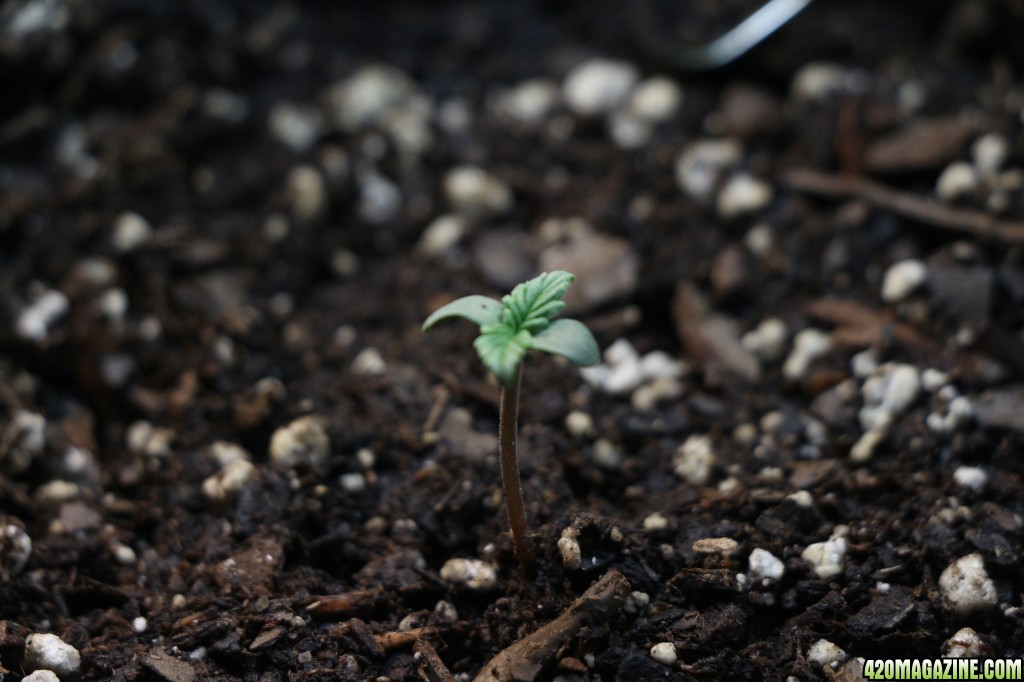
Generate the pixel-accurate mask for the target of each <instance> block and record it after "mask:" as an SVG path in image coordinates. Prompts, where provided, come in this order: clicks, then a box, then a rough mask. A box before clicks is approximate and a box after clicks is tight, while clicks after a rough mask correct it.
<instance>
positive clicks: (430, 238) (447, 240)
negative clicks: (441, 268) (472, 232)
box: [416, 214, 467, 258]
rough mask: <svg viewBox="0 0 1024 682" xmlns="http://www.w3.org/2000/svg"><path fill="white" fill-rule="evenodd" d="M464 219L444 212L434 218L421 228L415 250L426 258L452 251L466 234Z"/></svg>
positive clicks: (436, 256)
mask: <svg viewBox="0 0 1024 682" xmlns="http://www.w3.org/2000/svg"><path fill="white" fill-rule="evenodd" d="M466 230H467V225H466V219H465V218H463V217H462V216H460V215H455V214H446V215H442V216H439V217H438V218H436V219H434V220H433V221H432V222H431V223H430V224H429V225H427V227H426V228H425V229H424V230H423V234H422V236H420V241H419V243H418V244H417V245H416V251H417V252H418V253H420V254H421V255H423V256H426V257H427V258H438V257H440V256H444V255H446V254H448V253H450V252H451V251H452V249H454V248H455V247H456V246H457V245H458V243H459V242H460V241H462V238H463V237H464V236H465V235H466Z"/></svg>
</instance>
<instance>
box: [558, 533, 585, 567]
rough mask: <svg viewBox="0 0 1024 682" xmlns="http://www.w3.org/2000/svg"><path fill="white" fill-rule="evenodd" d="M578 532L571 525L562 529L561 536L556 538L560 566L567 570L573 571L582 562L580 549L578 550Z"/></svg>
mask: <svg viewBox="0 0 1024 682" xmlns="http://www.w3.org/2000/svg"><path fill="white" fill-rule="evenodd" d="M579 536H580V532H579V531H578V530H576V529H575V528H573V527H572V526H567V527H566V528H563V529H562V536H561V537H560V538H558V553H559V554H561V555H562V566H564V567H565V568H566V569H567V570H570V571H575V570H576V569H578V568H579V567H580V565H581V564H582V562H583V558H582V556H583V555H582V551H581V550H580V543H579V540H577V538H579Z"/></svg>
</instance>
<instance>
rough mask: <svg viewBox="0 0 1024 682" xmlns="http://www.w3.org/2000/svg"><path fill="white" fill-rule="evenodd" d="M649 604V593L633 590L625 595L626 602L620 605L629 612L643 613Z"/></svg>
mask: <svg viewBox="0 0 1024 682" xmlns="http://www.w3.org/2000/svg"><path fill="white" fill-rule="evenodd" d="M650 604H651V595H649V594H647V593H646V592H639V591H635V592H631V593H630V595H629V596H628V597H626V603H625V604H623V605H622V610H623V611H625V612H626V613H629V614H643V612H644V611H646V610H647V607H648V606H650Z"/></svg>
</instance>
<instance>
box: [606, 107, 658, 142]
mask: <svg viewBox="0 0 1024 682" xmlns="http://www.w3.org/2000/svg"><path fill="white" fill-rule="evenodd" d="M608 132H609V134H610V135H611V138H612V141H613V142H614V143H615V145H616V146H617V147H619V148H620V149H639V148H640V147H643V146H644V145H646V144H647V143H648V142H650V140H651V135H652V134H653V132H654V130H653V127H652V125H651V124H650V123H648V122H647V121H645V120H643V119H642V118H640V117H638V116H637V115H636V114H634V113H633V112H631V111H630V110H629V109H619V110H618V111H616V112H615V113H613V114H612V115H611V116H610V117H609V118H608Z"/></svg>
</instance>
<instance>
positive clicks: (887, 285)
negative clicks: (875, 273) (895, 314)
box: [882, 259, 928, 303]
mask: <svg viewBox="0 0 1024 682" xmlns="http://www.w3.org/2000/svg"><path fill="white" fill-rule="evenodd" d="M927 281H928V268H927V267H926V266H925V264H924V263H922V262H921V261H919V260H913V259H908V260H904V261H900V262H899V263H896V264H894V265H892V266H890V267H889V269H888V270H886V271H885V278H884V279H883V280H882V300H883V301H885V302H886V303H899V302H900V301H903V300H905V299H906V298H907V297H908V296H910V294H912V293H914V291H916V290H917V289H919V288H920V287H921V286H923V285H924V283H925V282H927Z"/></svg>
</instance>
